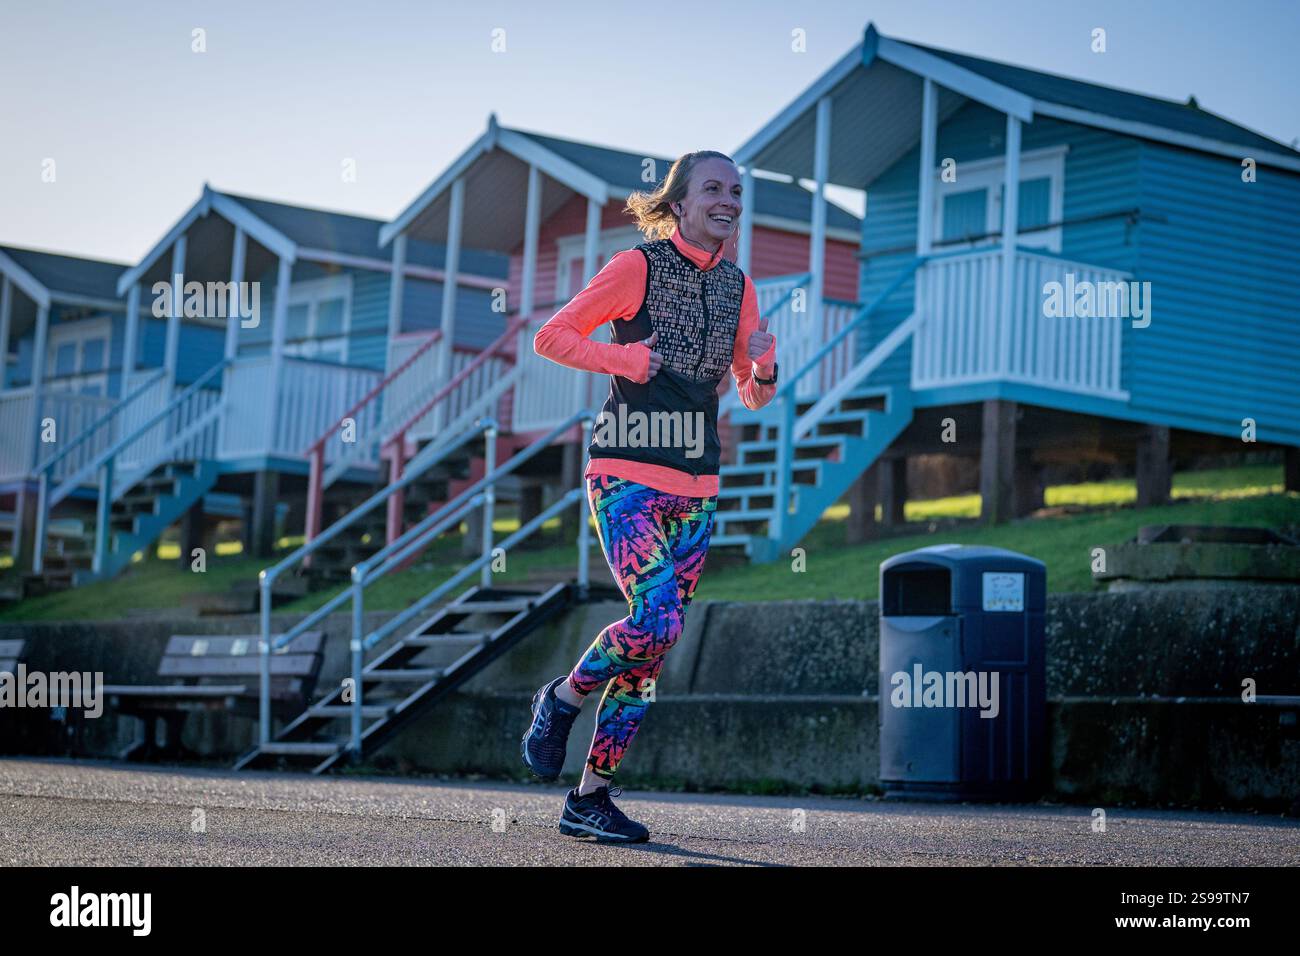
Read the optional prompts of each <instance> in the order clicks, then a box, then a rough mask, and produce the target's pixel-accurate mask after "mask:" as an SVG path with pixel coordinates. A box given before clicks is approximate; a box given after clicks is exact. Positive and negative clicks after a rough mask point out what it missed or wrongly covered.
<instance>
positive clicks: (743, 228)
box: [736, 165, 754, 275]
mask: <svg viewBox="0 0 1300 956" xmlns="http://www.w3.org/2000/svg"><path fill="white" fill-rule="evenodd" d="M740 198H741V201H742V202H744V204H745V212H743V213H741V216H740V236H739V240H740V241H739V243H738V245H739V247H740V248H739V249H738V250H737V258H736V265H737V266H739V267H740V271H741V272H743V273H745V275H749V271H750V266H751V265H752V264H753V261H754V167H753V166H748V165H747V166H746V167H745V171H744V172H743V173H741V174H740Z"/></svg>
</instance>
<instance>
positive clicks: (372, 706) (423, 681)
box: [235, 584, 578, 773]
mask: <svg viewBox="0 0 1300 956" xmlns="http://www.w3.org/2000/svg"><path fill="white" fill-rule="evenodd" d="M577 601H578V596H577V587H576V585H574V584H556V585H554V586H552V587H551V588H549V589H547V590H546V591H544V592H541V593H538V592H535V591H526V590H518V589H505V588H484V587H473V588H471V589H470V590H469V591H467V592H465V593H464V594H462V595H461V596H460V597H458V598H457V599H456V600H455V601H452V602H451V603H450V604H448V605H446V606H445V607H443V608H441V609H439V610H438V611H437V612H436V613H435V614H434V615H433V616H432V617H430V618H428V619H427V620H424V621H422V622H421V623H420V624H418V625H416V626H415V627H413V628H411V629H410V630H409V631H408V632H406V633H405V634H404V635H403V636H402V637H401V638H399V639H398V640H397V641H396V642H395V643H394V644H392V645H391V646H389V648H388V649H387V650H385V651H384V652H383V653H381V654H380V655H379V656H377V657H376V658H374V660H372V661H370V662H369V663H368V664H366V666H365V667H364V668H363V669H362V672H361V686H360V692H361V695H362V697H363V699H364V700H365V704H364V706H363V707H362V708H361V720H362V731H361V737H360V741H361V750H360V756H362V757H366V756H369V755H370V754H372V753H373V752H374V751H375V750H377V749H378V748H379V747H381V746H382V745H383V744H384V743H386V742H388V741H389V740H391V739H392V738H393V736H395V735H396V734H397V733H398V732H399V731H400V730H401V729H402V728H403V727H405V726H406V725H408V724H409V723H410V722H411V721H413V720H414V719H415V718H417V717H418V716H420V715H421V714H423V713H425V712H426V711H427V710H429V709H430V708H431V707H433V706H434V705H435V704H437V703H438V702H439V701H440V700H442V699H443V698H444V697H445V696H446V695H447V694H449V693H451V692H452V691H454V690H455V689H456V688H458V687H460V686H461V685H462V684H464V683H465V682H466V681H468V680H469V679H470V678H471V677H473V676H474V675H475V674H477V673H478V672H479V671H481V670H482V669H483V668H485V667H486V666H487V665H488V664H490V663H492V661H494V660H496V659H497V658H498V657H500V656H501V655H502V654H504V653H505V652H506V651H508V650H510V648H512V647H514V646H515V645H516V644H518V643H519V642H520V641H521V640H523V638H525V637H526V636H528V634H530V633H532V632H533V631H535V630H537V628H539V627H541V626H542V625H543V624H545V623H546V622H547V621H549V620H551V619H552V618H553V617H555V616H556V615H558V614H561V613H563V612H564V611H565V610H567V609H568V608H570V607H571V606H573V605H574V604H575V603H577ZM352 712H353V708H352V704H351V703H349V702H348V698H347V695H346V692H345V689H344V688H342V687H338V688H335V689H334V690H332V691H331V692H330V693H328V694H326V695H325V696H324V697H322V698H321V699H320V700H318V701H317V702H316V703H314V704H312V705H311V706H310V707H308V708H307V709H306V710H305V711H303V712H302V714H300V715H299V716H298V717H297V718H295V719H294V720H293V721H291V722H290V723H289V724H288V725H287V726H286V727H285V728H284V729H283V730H281V731H280V732H279V733H278V734H277V735H276V736H275V738H274V740H272V741H270V742H269V743H267V744H264V745H262V746H260V747H257V748H256V749H254V750H252V751H250V752H249V753H248V754H246V755H245V756H244V757H243V758H241V759H240V761H239V762H238V763H237V764H236V765H235V769H236V770H242V769H245V768H255V767H259V766H263V767H264V766H272V765H274V764H276V763H278V762H281V761H282V762H284V763H286V764H288V765H290V766H303V765H306V766H310V768H311V772H312V773H324V772H325V771H326V770H329V769H331V768H332V767H334V766H336V765H337V764H338V763H339V762H340V761H342V760H344V759H345V758H347V756H348V754H349V751H348V743H349V738H348V735H347V733H346V730H344V731H339V730H338V729H336V728H337V727H338V725H340V724H343V725H346V723H347V722H348V721H350V720H351V719H352Z"/></svg>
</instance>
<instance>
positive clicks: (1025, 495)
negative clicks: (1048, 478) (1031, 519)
mask: <svg viewBox="0 0 1300 956" xmlns="http://www.w3.org/2000/svg"><path fill="white" fill-rule="evenodd" d="M1043 492H1044V488H1043V466H1042V465H1040V464H1038V463H1037V462H1036V461H1034V459H1033V456H1032V455H1031V454H1030V452H1029V451H1027V450H1024V451H1019V452H1017V453H1016V474H1015V499H1016V500H1015V515H1016V517H1017V518H1023V517H1025V516H1026V515H1030V514H1033V513H1034V512H1035V511H1037V510H1038V509H1039V508H1041V507H1043V503H1044V500H1043Z"/></svg>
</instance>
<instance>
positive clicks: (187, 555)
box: [180, 498, 213, 571]
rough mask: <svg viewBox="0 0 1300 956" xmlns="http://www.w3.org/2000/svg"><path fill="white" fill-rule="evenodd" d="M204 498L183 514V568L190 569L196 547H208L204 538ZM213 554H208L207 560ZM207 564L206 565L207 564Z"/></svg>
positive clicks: (181, 530)
mask: <svg viewBox="0 0 1300 956" xmlns="http://www.w3.org/2000/svg"><path fill="white" fill-rule="evenodd" d="M203 526H204V521H203V499H202V498H200V499H199V500H198V501H196V502H194V504H193V505H191V506H190V509H189V510H188V511H186V512H185V514H184V515H182V516H181V527H180V532H181V533H180V539H181V570H182V571H188V570H189V569H190V564H191V563H192V562H193V561H194V549H195V548H206V545H205V544H204V538H203ZM212 557H213V556H212V555H211V554H207V555H206V557H205V560H210V559H211V558H212ZM205 566H206V565H205Z"/></svg>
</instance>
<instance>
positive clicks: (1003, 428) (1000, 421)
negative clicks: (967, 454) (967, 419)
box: [980, 398, 1016, 524]
mask: <svg viewBox="0 0 1300 956" xmlns="http://www.w3.org/2000/svg"><path fill="white" fill-rule="evenodd" d="M1015 476H1016V403H1015V402H1008V401H1003V400H1001V399H996V398H995V399H991V400H989V401H986V402H985V403H984V427H983V434H982V436H981V443H980V519H981V520H983V521H984V523H985V524H1002V523H1003V522H1004V521H1008V520H1010V519H1011V517H1012V514H1013V509H1014V505H1015Z"/></svg>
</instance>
